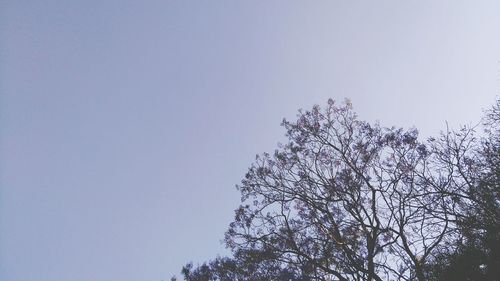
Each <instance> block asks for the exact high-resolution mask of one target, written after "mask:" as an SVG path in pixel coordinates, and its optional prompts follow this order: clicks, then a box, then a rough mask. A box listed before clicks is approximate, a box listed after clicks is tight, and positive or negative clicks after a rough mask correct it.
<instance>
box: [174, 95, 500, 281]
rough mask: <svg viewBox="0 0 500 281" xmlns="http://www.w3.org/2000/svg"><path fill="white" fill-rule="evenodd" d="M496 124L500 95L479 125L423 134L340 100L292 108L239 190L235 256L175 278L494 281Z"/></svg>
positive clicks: (232, 239)
mask: <svg viewBox="0 0 500 281" xmlns="http://www.w3.org/2000/svg"><path fill="white" fill-rule="evenodd" d="M499 123H500V100H497V103H496V104H495V106H493V107H492V109H491V110H490V111H488V112H487V114H486V117H485V120H484V128H485V133H482V134H478V133H477V132H476V130H477V129H478V127H462V128H460V129H459V130H457V131H453V130H449V129H447V130H446V131H445V132H443V133H442V134H441V135H440V136H439V137H436V138H429V139H428V140H425V141H421V140H419V139H418V131H417V130H416V129H409V130H404V129H401V128H395V127H390V128H386V127H382V126H381V125H379V124H370V123H368V122H365V121H361V120H359V119H358V117H357V115H356V113H355V112H354V111H353V109H352V105H351V103H350V102H349V101H348V100H346V101H345V102H344V103H342V104H340V105H337V104H336V102H335V101H333V100H331V99H330V100H328V103H327V104H326V106H325V107H324V108H321V107H320V106H314V107H313V108H312V109H311V110H308V111H299V114H298V116H297V120H295V121H288V120H284V121H283V123H282V125H283V127H284V128H285V129H286V136H287V138H288V143H286V144H282V145H279V147H278V149H276V150H275V151H274V153H271V154H270V153H263V154H262V155H258V156H257V157H256V159H255V162H254V163H253V164H252V165H251V167H250V168H249V170H248V173H247V174H246V175H245V178H244V179H243V180H242V182H241V184H240V185H238V186H237V188H238V190H239V191H240V192H241V196H242V203H241V206H240V207H239V208H238V209H237V210H236V211H235V219H234V221H233V222H232V223H231V224H230V226H229V230H228V231H227V233H226V236H225V240H224V241H225V244H226V246H227V247H229V248H230V249H231V251H232V253H233V255H232V257H227V258H221V257H218V258H216V259H214V260H213V261H210V262H208V263H205V264H202V265H201V266H198V267H194V266H193V265H192V264H188V265H186V266H185V267H184V268H183V270H182V274H183V277H184V279H185V280H187V281H209V280H341V281H347V280H377V281H382V280H419V281H422V280H452V279H453V280H494V279H492V278H493V276H499V274H498V268H499V265H500V264H499V260H500V258H499V256H500V250H499V249H498V248H499V241H500V240H499V229H500V228H499V225H500V224H499V221H498V218H499V214H500V208H499V203H500V200H499V189H498V185H499V182H500V181H499V174H500V173H499V163H500V162H499V159H500V156H499V155H500V153H499V144H500V141H499V139H500V137H499V135H500V134H499V131H500V130H499V128H500V126H499ZM464 264H466V265H467V266H464ZM468 276H469V277H470V278H472V279H460V278H468ZM459 277H460V278H459ZM450 278H451V279H450ZM479 278H483V279H479Z"/></svg>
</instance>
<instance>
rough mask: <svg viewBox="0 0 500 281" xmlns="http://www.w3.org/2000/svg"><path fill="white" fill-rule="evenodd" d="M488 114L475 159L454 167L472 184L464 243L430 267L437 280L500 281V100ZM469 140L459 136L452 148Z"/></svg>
mask: <svg viewBox="0 0 500 281" xmlns="http://www.w3.org/2000/svg"><path fill="white" fill-rule="evenodd" d="M486 113H487V114H486V116H485V118H484V122H483V123H484V128H485V133H486V136H485V137H483V138H482V139H480V140H479V141H478V143H479V145H478V146H477V147H476V148H474V149H473V150H472V153H471V154H472V156H473V157H471V156H465V157H462V161H456V162H455V164H454V165H456V166H457V167H458V168H460V170H461V171H463V174H464V177H465V178H467V182H468V184H467V185H466V188H465V189H464V192H463V193H462V194H461V197H460V198H461V199H460V201H461V205H462V206H463V208H462V210H461V211H462V212H461V214H460V216H458V218H459V220H458V226H459V231H460V235H461V239H460V240H459V241H458V245H457V249H456V250H455V251H451V252H447V251H444V252H443V253H441V254H440V256H439V258H438V259H436V261H434V263H432V264H431V265H430V268H429V278H432V279H434V280H464V281H465V280H498V278H499V277H498V276H500V99H497V102H496V104H495V105H494V106H493V107H492V108H491V109H490V110H488V111H487V112H486ZM465 139H467V137H466V136H465V135H464V134H462V135H460V134H455V136H454V138H453V141H450V143H451V144H449V146H452V147H457V145H456V144H457V143H460V142H462V143H464V142H465V141H464V140H465ZM457 150H458V149H457ZM470 170H472V172H471V171H470Z"/></svg>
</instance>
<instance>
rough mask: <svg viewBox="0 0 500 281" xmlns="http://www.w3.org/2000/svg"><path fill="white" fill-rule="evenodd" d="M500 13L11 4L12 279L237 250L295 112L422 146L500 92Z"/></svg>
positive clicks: (2, 150) (7, 82) (329, 6)
mask: <svg viewBox="0 0 500 281" xmlns="http://www.w3.org/2000/svg"><path fill="white" fill-rule="evenodd" d="M499 11H500V2H499V1H494V0H491V1H455V0H453V1H451V0H450V1H404V2H403V1H365V2H362V1H229V0H228V1H169V0H164V1H128V0H121V1H95V0H87V1H54V0H48V1H23V0H15V1H14V0H5V1H0V280H5V281H58V280H61V281H63V280H72V281H89V280H92V281H109V280H120V281H138V280H141V281H161V280H168V279H169V278H170V277H171V276H172V275H173V274H178V272H179V270H180V268H181V267H182V265H184V264H185V263H186V262H188V261H194V262H195V263H199V262H203V261H205V260H207V259H210V258H213V257H215V256H216V255H217V254H226V253H227V250H225V249H224V247H223V246H222V245H221V243H220V240H221V239H222V238H223V235H224V232H225V230H226V227H227V226H228V224H229V223H230V222H231V220H232V218H233V214H234V213H233V210H234V209H235V208H236V207H237V206H238V203H239V194H238V192H237V191H236V189H235V188H234V186H235V184H237V183H238V182H239V181H240V180H241V179H242V178H243V176H244V174H245V172H246V169H247V168H248V167H249V166H250V164H251V163H252V160H253V159H254V157H255V154H256V153H261V152H264V151H274V149H275V148H276V144H277V142H278V141H284V136H283V135H284V130H283V128H281V127H280V126H279V124H280V122H281V120H282V118H283V117H287V118H292V119H293V117H294V116H295V114H296V111H297V109H299V108H310V107H311V106H312V105H313V104H320V105H321V104H325V103H326V100H327V99H328V98H330V97H331V98H334V99H337V100H343V99H344V98H346V97H348V98H350V99H351V100H352V102H353V104H354V108H355V110H356V111H357V112H358V113H359V116H360V119H363V120H368V121H376V120H379V121H380V123H381V124H382V125H384V126H392V125H395V126H403V127H406V128H408V127H412V126H415V127H417V128H418V129H419V130H420V131H421V135H422V136H424V137H427V136H430V135H436V134H437V133H438V132H439V131H440V130H442V129H444V128H445V126H446V123H445V121H448V122H449V124H450V125H451V126H458V124H470V123H475V122H477V121H479V118H480V116H481V115H482V110H483V109H484V108H487V107H488V106H490V105H491V104H492V103H493V102H494V100H495V97H496V96H497V95H498V93H499V92H500V63H499V61H500V17H499V16H498V12H499Z"/></svg>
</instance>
